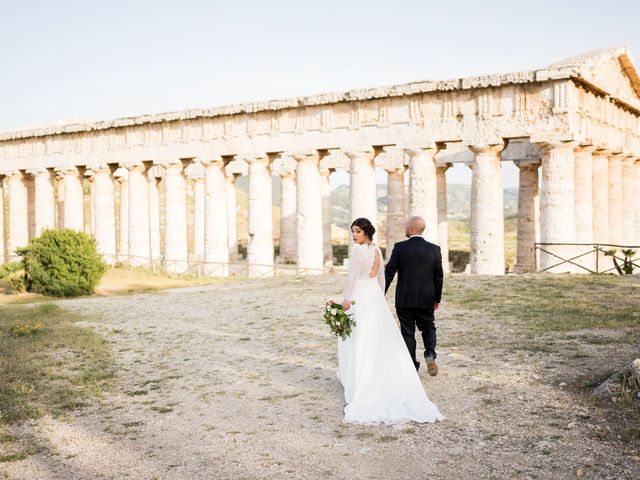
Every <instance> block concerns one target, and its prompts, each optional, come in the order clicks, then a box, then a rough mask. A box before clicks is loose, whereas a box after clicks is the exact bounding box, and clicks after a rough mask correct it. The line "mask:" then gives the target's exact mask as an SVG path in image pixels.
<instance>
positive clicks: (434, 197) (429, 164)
mask: <svg viewBox="0 0 640 480" xmlns="http://www.w3.org/2000/svg"><path fill="white" fill-rule="evenodd" d="M406 152H407V155H408V156H409V216H415V215H419V216H421V217H422V218H424V221H425V223H426V225H427V227H426V229H425V231H424V233H423V234H422V236H423V237H424V238H426V239H427V241H429V242H432V243H438V179H437V174H436V159H435V156H436V153H438V149H437V148H411V149H407V151H406Z"/></svg>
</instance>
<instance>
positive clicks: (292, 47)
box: [0, 0, 640, 185]
mask: <svg viewBox="0 0 640 480" xmlns="http://www.w3.org/2000/svg"><path fill="white" fill-rule="evenodd" d="M0 39H1V41H0V59H1V61H2V69H1V70H0V72H1V73H0V130H7V129H12V128H16V127H22V126H26V125H33V124H41V123H47V122H52V121H60V120H69V121H77V120H82V119H85V120H101V119H110V118H115V117H122V116H130V115H138V114H144V113H153V112H164V111H171V110H180V109H185V108H195V107H207V106H216V105H226V104H232V103H237V102H250V101H254V100H266V99H272V98H283V97H284V98H286V97H291V96H297V95H305V94H313V93H322V92H329V91H340V90H348V89H351V88H358V87H366V86H376V85H387V84H393V83H401V82H408V81H412V80H420V79H443V78H455V77H460V76H467V75H479V74H484V73H500V72H510V71H517V70H527V69H533V68H537V67H541V66H544V65H548V64H550V63H554V62H557V61H559V60H562V59H564V58H566V57H570V56H574V55H576V54H579V53H582V52H586V51H589V50H594V49H599V48H605V47H613V46H621V45H626V46H629V47H630V48H631V50H632V52H634V54H635V55H640V53H639V52H640V1H638V0H635V1H634V0H619V1H616V0H610V1H608V2H605V1H593V0H582V1H577V0H555V1H547V0H539V1H536V2H531V1H528V2H525V1H517V0H512V1H503V0H499V1H491V0H487V1H480V0H477V1H472V0H460V1H453V0H451V1H445V0H422V1H419V0H393V1H384V2H383V1H375V0H372V1H348V0H342V1H334V0H323V1H300V0H297V1H242V0H236V1H233V2H232V1H228V2H223V1H214V0H211V1H204V0H182V1H177V0H173V1H167V0H155V1H147V0H138V1H123V0H111V1H101V2H99V1H95V0H94V1H87V0H84V1H76V0H59V1H56V2H53V1H45V0H41V1H31V0H25V1H18V0H14V1H8V0H0ZM458 170H460V172H461V173H460V175H462V177H460V178H461V179H463V177H464V178H466V179H467V180H468V178H469V175H468V172H465V173H462V172H463V171H464V169H462V168H460V169H458V168H456V169H454V170H452V171H451V175H452V176H453V177H454V180H455V178H457V176H458V175H459V174H458V173H457V171H458ZM467 170H468V169H467ZM514 172H515V170H512V169H508V170H506V171H505V178H506V180H505V183H506V184H507V185H511V184H513V178H512V177H513V176H514ZM450 180H451V179H450ZM463 181H464V180H463ZM516 184H517V180H516Z"/></svg>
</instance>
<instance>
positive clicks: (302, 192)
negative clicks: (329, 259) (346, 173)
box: [293, 152, 324, 275]
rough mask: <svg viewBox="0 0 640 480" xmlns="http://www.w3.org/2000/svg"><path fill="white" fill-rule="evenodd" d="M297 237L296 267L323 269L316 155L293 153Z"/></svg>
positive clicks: (310, 270) (309, 270)
mask: <svg viewBox="0 0 640 480" xmlns="http://www.w3.org/2000/svg"><path fill="white" fill-rule="evenodd" d="M293 158H294V159H295V160H296V162H297V165H296V181H297V185H296V192H297V215H296V230H297V238H298V244H297V245H298V261H297V263H298V269H299V270H301V271H303V272H304V273H309V274H314V275H319V274H321V273H323V270H322V268H323V266H324V251H323V240H322V197H321V194H320V170H319V165H318V163H319V160H320V158H319V155H318V153H317V152H310V153H300V154H298V153H295V154H293Z"/></svg>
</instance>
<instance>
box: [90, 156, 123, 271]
mask: <svg viewBox="0 0 640 480" xmlns="http://www.w3.org/2000/svg"><path fill="white" fill-rule="evenodd" d="M91 172H92V173H93V184H92V186H93V192H94V200H93V202H94V204H93V213H94V215H93V217H94V222H95V230H94V236H95V239H96V244H97V247H98V251H99V252H100V253H102V254H103V255H104V256H105V260H106V261H107V263H109V264H114V263H115V260H116V251H117V250H116V210H115V209H116V203H115V186H114V183H113V177H112V175H111V168H109V166H108V165H106V164H102V165H97V166H95V167H92V168H91Z"/></svg>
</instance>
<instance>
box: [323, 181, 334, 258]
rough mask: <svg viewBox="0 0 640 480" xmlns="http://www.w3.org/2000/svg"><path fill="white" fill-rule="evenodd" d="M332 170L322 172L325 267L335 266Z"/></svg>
mask: <svg viewBox="0 0 640 480" xmlns="http://www.w3.org/2000/svg"><path fill="white" fill-rule="evenodd" d="M332 172H333V170H332V169H325V170H320V197H321V199H322V251H323V252H324V255H323V256H324V266H325V267H331V266H333V240H332V238H331V183H330V177H331V173H332Z"/></svg>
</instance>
